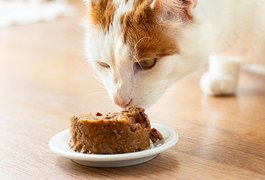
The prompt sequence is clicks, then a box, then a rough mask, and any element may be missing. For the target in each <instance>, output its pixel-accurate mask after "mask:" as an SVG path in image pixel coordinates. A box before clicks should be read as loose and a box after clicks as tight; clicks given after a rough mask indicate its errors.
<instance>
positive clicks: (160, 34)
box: [121, 0, 179, 60]
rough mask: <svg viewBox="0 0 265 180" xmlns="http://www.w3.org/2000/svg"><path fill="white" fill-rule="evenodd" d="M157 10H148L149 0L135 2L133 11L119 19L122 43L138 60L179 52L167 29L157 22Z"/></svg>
mask: <svg viewBox="0 0 265 180" xmlns="http://www.w3.org/2000/svg"><path fill="white" fill-rule="evenodd" d="M157 13H158V12H157V10H156V9H151V8H150V0H144V1H142V0H135V1H134V9H133V10H132V11H131V12H129V13H126V14H124V15H123V17H122V18H121V24H122V29H123V31H122V35H123V39H124V43H126V44H128V45H129V46H130V48H131V50H132V51H133V52H132V53H133V55H134V57H135V58H137V59H138V60H141V59H149V58H159V57H162V56H166V55H171V54H175V53H178V52H179V49H178V47H177V45H176V43H175V41H174V38H172V37H170V35H169V33H167V32H168V28H167V27H166V25H164V24H160V23H159V22H158V21H157V18H156V16H157Z"/></svg>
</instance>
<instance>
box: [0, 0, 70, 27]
mask: <svg viewBox="0 0 265 180" xmlns="http://www.w3.org/2000/svg"><path fill="white" fill-rule="evenodd" d="M73 12H74V11H73V8H72V7H71V6H70V5H68V4H67V3H66V1H65V0H57V1H51V2H44V1H43V0H30V1H19V0H15V1H1V0H0V27H8V26H11V25H19V24H29V23H34V22H38V21H50V20H53V19H55V18H57V17H59V16H71V15H72V14H73Z"/></svg>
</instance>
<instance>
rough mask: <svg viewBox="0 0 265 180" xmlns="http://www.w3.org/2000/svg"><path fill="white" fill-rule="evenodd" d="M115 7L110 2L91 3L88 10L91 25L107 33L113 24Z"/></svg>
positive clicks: (105, 0) (106, 0)
mask: <svg viewBox="0 0 265 180" xmlns="http://www.w3.org/2000/svg"><path fill="white" fill-rule="evenodd" d="M115 11H116V5H115V4H114V3H113V2H112V0H100V1H99V2H96V3H94V2H92V3H91V9H90V17H91V19H92V21H93V23H94V24H95V25H97V26H99V27H100V28H102V29H103V30H104V31H108V30H109V27H110V26H111V24H112V23H113V17H114V13H115Z"/></svg>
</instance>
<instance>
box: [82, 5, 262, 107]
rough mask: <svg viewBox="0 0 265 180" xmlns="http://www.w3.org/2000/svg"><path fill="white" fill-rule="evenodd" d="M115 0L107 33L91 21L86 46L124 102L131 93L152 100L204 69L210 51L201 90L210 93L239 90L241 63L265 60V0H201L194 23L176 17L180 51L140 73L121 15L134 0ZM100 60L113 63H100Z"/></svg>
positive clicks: (139, 100)
mask: <svg viewBox="0 0 265 180" xmlns="http://www.w3.org/2000/svg"><path fill="white" fill-rule="evenodd" d="M114 2H115V3H116V4H117V7H118V10H117V11H116V13H115V17H114V23H113V26H112V27H111V28H110V31H109V33H108V34H107V35H106V34H104V33H103V32H102V31H100V30H99V29H98V28H97V27H94V26H93V25H92V24H91V23H90V22H88V23H87V28H86V34H87V36H86V47H87V49H86V50H87V58H88V60H89V61H90V62H91V64H92V65H93V67H94V69H95V70H96V72H97V74H98V75H99V77H100V79H101V80H102V82H103V84H104V85H105V87H106V89H107V90H108V93H109V95H110V97H111V99H112V100H113V101H114V102H115V103H116V104H118V105H120V106H124V105H125V104H126V103H127V102H130V99H132V102H131V105H138V106H143V107H147V106H149V105H151V104H153V103H154V102H155V101H156V100H157V99H159V97H160V96H161V95H162V94H163V93H164V92H165V91H166V89H167V88H168V87H170V86H171V85H172V84H173V83H174V82H176V81H177V80H178V79H180V78H182V77H183V76H185V75H187V74H188V73H190V72H193V71H196V70H197V69H199V68H200V65H201V64H203V62H207V59H208V57H209V56H210V57H212V58H211V61H210V69H209V71H208V72H207V73H206V74H205V75H204V76H203V78H202V80H201V87H202V90H203V91H204V92H205V93H207V94H209V95H227V94H233V93H234V92H235V91H236V87H237V83H238V71H239V63H242V62H245V63H252V62H257V63H261V64H262V63H264V65H265V62H264V55H265V54H264V51H265V33H264V32H265V0H233V1H231V0H215V1H213V0H198V4H197V7H196V8H195V9H194V11H193V14H194V18H195V23H192V24H179V22H172V26H175V28H176V32H174V33H172V34H171V36H172V38H174V37H175V38H176V41H177V43H178V46H179V49H180V53H179V54H175V55H171V56H167V57H163V58H161V59H160V60H159V61H158V63H157V64H156V66H155V67H154V68H152V69H151V70H147V71H139V72H138V73H136V74H135V73H134V71H133V62H132V60H131V59H130V58H129V57H130V56H129V47H127V46H126V45H125V44H123V42H122V37H121V27H120V17H121V15H122V14H123V13H124V12H127V11H130V10H131V9H132V6H133V0H130V1H129V3H128V4H127V5H125V3H124V2H123V1H119V0H114ZM165 2H166V1H165ZM168 2H171V1H168ZM143 38H144V37H143ZM231 60H232V62H230V61H231ZM97 61H103V62H106V63H108V64H109V65H110V66H111V68H110V69H104V68H101V67H99V66H98V65H97V64H96V62H97ZM218 61H219V62H218Z"/></svg>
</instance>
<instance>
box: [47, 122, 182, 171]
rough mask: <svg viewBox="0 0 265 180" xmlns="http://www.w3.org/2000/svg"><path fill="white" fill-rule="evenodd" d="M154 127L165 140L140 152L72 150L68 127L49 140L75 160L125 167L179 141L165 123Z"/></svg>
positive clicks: (153, 155)
mask: <svg viewBox="0 0 265 180" xmlns="http://www.w3.org/2000/svg"><path fill="white" fill-rule="evenodd" d="M152 128H156V129H157V130H159V131H160V132H161V133H162V134H163V136H164V140H162V141H159V142H157V143H155V144H152V145H151V147H150V149H146V150H143V151H139V152H133V153H125V154H111V155H105V154H102V155H101V154H83V153H77V152H74V151H72V150H71V149H70V148H69V146H68V142H69V140H70V130H69V129H66V130H64V131H62V132H59V133H58V134H56V135H54V136H53V137H52V138H51V139H50V141H49V147H50V149H51V150H52V151H53V152H54V153H56V154H58V155H60V156H62V157H65V158H69V159H72V160H73V161H74V162H76V163H78V164H82V165H86V166H92V167H124V166H132V165H136V164H141V163H144V162H147V161H150V160H151V159H153V158H155V157H156V156H157V155H158V154H160V153H162V152H163V151H165V150H167V149H169V148H171V147H172V146H174V145H175V144H177V142H178V139H179V138H178V134H177V133H176V132H175V131H174V130H172V129H170V128H168V127H166V126H163V125H160V124H152Z"/></svg>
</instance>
